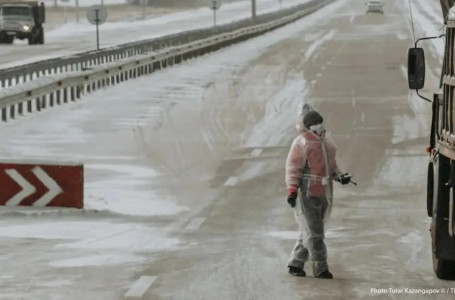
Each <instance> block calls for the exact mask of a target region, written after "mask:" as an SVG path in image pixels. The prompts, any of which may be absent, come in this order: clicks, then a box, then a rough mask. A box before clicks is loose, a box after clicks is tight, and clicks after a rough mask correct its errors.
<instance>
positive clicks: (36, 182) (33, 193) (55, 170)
mask: <svg viewBox="0 0 455 300" xmlns="http://www.w3.org/2000/svg"><path fill="white" fill-rule="evenodd" d="M83 178H84V177H83V166H82V165H81V164H74V165H51V164H41V163H40V164H22V163H20V164H17V163H0V205H5V206H18V205H21V206H22V205H23V206H60V207H76V208H82V207H83V205H84V202H83V186H84V185H83Z"/></svg>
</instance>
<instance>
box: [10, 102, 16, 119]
mask: <svg viewBox="0 0 455 300" xmlns="http://www.w3.org/2000/svg"><path fill="white" fill-rule="evenodd" d="M14 106H15V105H11V106H10V107H9V116H10V118H11V119H14Z"/></svg>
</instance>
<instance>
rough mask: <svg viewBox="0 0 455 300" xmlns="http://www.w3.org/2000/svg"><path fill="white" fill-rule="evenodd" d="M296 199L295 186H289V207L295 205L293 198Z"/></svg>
mask: <svg viewBox="0 0 455 300" xmlns="http://www.w3.org/2000/svg"><path fill="white" fill-rule="evenodd" d="M296 199H297V186H294V185H293V186H290V187H289V188H288V199H287V200H288V203H289V205H290V206H291V207H295V200H296Z"/></svg>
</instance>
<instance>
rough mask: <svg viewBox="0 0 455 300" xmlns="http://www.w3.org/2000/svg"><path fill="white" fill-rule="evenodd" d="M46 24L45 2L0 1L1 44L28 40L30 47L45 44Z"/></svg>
mask: <svg viewBox="0 0 455 300" xmlns="http://www.w3.org/2000/svg"><path fill="white" fill-rule="evenodd" d="M44 22H45V6H44V3H43V2H39V1H30V0H28V1H21V0H0V43H3V44H12V43H13V41H14V39H20V40H23V39H28V44H29V45H35V44H44V29H43V23H44Z"/></svg>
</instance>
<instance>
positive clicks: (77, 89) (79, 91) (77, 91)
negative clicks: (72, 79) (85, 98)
mask: <svg viewBox="0 0 455 300" xmlns="http://www.w3.org/2000/svg"><path fill="white" fill-rule="evenodd" d="M81 90H82V87H81V86H80V85H78V86H76V99H80V98H81Z"/></svg>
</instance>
